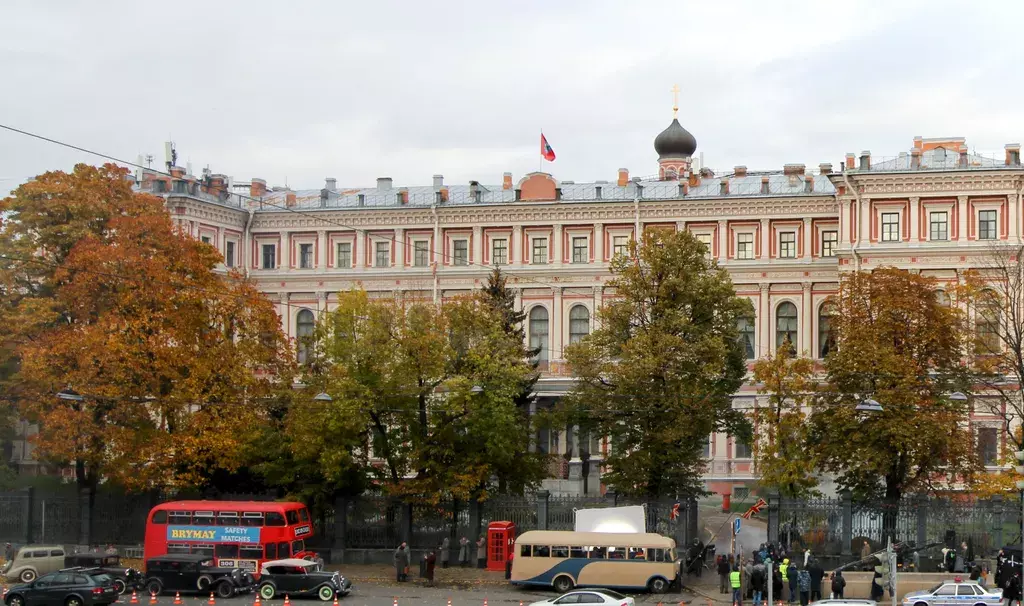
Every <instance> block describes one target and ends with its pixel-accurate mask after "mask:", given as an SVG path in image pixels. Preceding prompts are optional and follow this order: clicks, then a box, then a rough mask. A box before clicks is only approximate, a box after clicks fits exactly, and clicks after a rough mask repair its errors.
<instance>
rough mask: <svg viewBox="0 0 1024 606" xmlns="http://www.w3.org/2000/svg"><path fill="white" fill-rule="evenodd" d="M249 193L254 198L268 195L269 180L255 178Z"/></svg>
mask: <svg viewBox="0 0 1024 606" xmlns="http://www.w3.org/2000/svg"><path fill="white" fill-rule="evenodd" d="M249 195H250V196H252V197H253V198H262V197H263V196H265V195H267V182H266V181H264V180H263V179H256V178H253V180H252V182H250V184H249Z"/></svg>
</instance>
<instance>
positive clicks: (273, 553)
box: [266, 543, 277, 560]
mask: <svg viewBox="0 0 1024 606" xmlns="http://www.w3.org/2000/svg"><path fill="white" fill-rule="evenodd" d="M266 547H267V559H268V560H276V559H277V543H267V546H266Z"/></svg>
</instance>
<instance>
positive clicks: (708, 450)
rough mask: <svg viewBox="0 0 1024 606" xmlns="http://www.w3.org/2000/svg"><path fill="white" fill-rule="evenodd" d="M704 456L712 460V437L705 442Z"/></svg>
mask: <svg viewBox="0 0 1024 606" xmlns="http://www.w3.org/2000/svg"><path fill="white" fill-rule="evenodd" d="M702 454H703V456H704V458H705V459H710V458H711V436H708V437H707V439H706V440H704V450H703V453H702Z"/></svg>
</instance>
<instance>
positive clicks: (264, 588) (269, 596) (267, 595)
mask: <svg viewBox="0 0 1024 606" xmlns="http://www.w3.org/2000/svg"><path fill="white" fill-rule="evenodd" d="M276 593H277V591H276V590H275V589H274V586H273V585H271V584H270V583H264V584H262V585H260V597H261V598H263V599H264V600H273V599H274V594H276Z"/></svg>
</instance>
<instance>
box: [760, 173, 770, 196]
mask: <svg viewBox="0 0 1024 606" xmlns="http://www.w3.org/2000/svg"><path fill="white" fill-rule="evenodd" d="M769 193H770V190H769V189H768V175H765V176H763V177H761V195H762V196H767V195H768V194H769Z"/></svg>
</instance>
